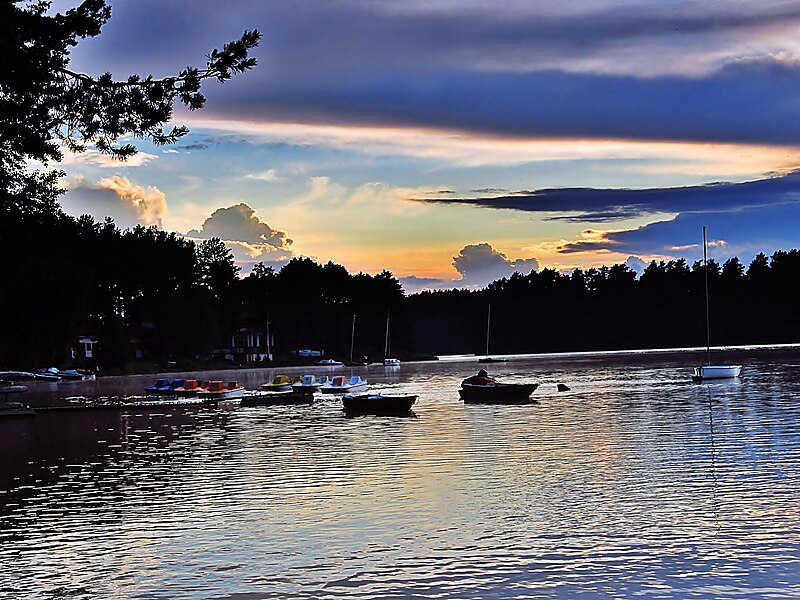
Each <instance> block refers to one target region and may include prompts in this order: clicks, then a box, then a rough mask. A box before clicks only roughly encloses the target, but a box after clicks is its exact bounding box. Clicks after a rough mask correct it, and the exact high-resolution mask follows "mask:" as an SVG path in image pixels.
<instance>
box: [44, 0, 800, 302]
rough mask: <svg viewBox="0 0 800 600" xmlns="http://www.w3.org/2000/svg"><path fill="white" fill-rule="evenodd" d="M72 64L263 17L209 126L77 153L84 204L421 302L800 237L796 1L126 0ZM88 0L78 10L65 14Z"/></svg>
mask: <svg viewBox="0 0 800 600" xmlns="http://www.w3.org/2000/svg"><path fill="white" fill-rule="evenodd" d="M109 3H110V5H111V7H112V17H111V20H110V21H109V22H108V23H107V24H106V26H105V27H104V29H103V32H102V33H101V35H100V36H99V37H97V38H93V39H89V40H84V41H82V42H81V43H80V44H79V45H78V46H77V47H76V48H75V49H74V50H73V52H72V63H71V67H72V68H73V69H76V70H81V71H83V72H86V73H90V74H95V75H96V74H100V73H103V72H106V71H110V72H112V73H113V74H114V75H115V76H116V77H118V78H123V77H126V76H127V75H129V74H131V73H139V74H142V75H144V74H150V73H152V74H153V75H155V76H165V75H170V74H174V73H177V72H178V71H179V70H181V69H182V68H184V67H185V66H186V65H202V64H203V63H204V60H205V56H206V55H207V54H208V53H209V52H210V51H211V49H213V48H215V47H221V46H222V45H223V44H224V43H225V42H226V41H230V40H234V39H237V38H238V37H239V36H240V35H241V33H242V31H243V30H245V29H258V30H259V31H261V32H262V34H263V39H262V41H261V44H260V45H259V47H258V48H257V49H256V51H255V56H256V58H257V59H258V66H257V67H256V68H255V69H254V70H252V71H250V72H247V73H245V74H243V75H239V76H236V77H235V78H234V80H232V81H230V82H227V83H225V84H224V85H219V84H217V83H215V82H208V83H207V84H205V86H204V89H203V91H204V93H205V94H206V96H207V98H208V100H207V103H206V106H205V107H204V108H203V109H202V110H200V111H194V112H189V111H187V110H185V109H182V108H179V109H178V110H176V113H175V123H176V124H185V125H187V126H189V128H190V130H191V133H190V134H189V135H188V136H186V137H184V138H183V139H182V140H181V141H180V142H179V143H178V144H176V145H174V146H170V147H162V148H154V147H152V146H150V145H148V144H146V143H138V147H139V149H140V153H139V154H138V155H136V156H135V157H134V158H133V159H131V160H129V161H128V162H127V163H124V164H123V163H119V162H117V161H112V160H110V159H109V158H108V157H106V156H102V155H100V154H98V153H97V152H96V151H92V150H89V151H88V152H86V153H83V154H81V155H77V156H73V155H70V156H67V157H66V159H65V161H64V165H63V167H64V169H65V171H66V172H67V177H66V179H65V182H64V185H65V187H66V188H67V189H68V191H67V193H66V194H65V195H64V196H63V200H62V204H63V206H64V208H65V210H67V212H70V213H71V214H76V215H77V214H83V213H89V214H92V215H94V216H96V217H98V218H102V217H105V216H112V217H113V218H114V219H115V220H116V221H117V223H118V224H119V225H120V226H121V227H131V226H134V225H136V224H138V223H142V224H145V225H156V226H159V227H163V228H165V229H168V230H171V231H177V232H179V233H181V234H184V235H187V236H188V237H190V238H192V239H198V240H199V239H204V238H209V237H213V236H216V237H220V238H222V239H224V240H225V241H226V242H227V243H228V246H229V247H230V248H231V250H232V251H233V253H234V256H235V258H236V260H237V263H238V264H239V265H240V266H241V267H242V272H243V273H247V272H248V271H249V269H250V268H252V265H253V264H255V263H257V262H264V263H265V264H270V265H273V266H275V267H276V268H280V266H282V265H283V264H285V263H286V262H287V261H288V260H290V259H291V257H293V256H307V257H311V258H313V259H315V260H318V261H320V262H327V261H329V260H331V261H334V262H337V263H340V264H343V265H344V266H345V267H347V268H348V270H350V271H351V272H358V271H364V272H368V273H376V272H380V271H381V270H383V269H388V270H390V271H391V272H392V273H394V274H395V275H396V276H397V277H398V278H400V279H401V281H402V282H403V284H404V287H405V288H406V290H407V291H408V292H414V291H418V290H420V289H429V288H447V287H477V286H482V285H485V284H486V283H488V282H489V281H491V280H493V279H496V278H499V277H503V276H509V275H510V274H511V273H513V272H514V271H520V272H523V273H528V272H530V270H532V269H541V268H545V267H548V268H555V269H559V270H564V271H566V270H569V269H573V268H575V267H580V268H588V267H592V266H600V265H603V264H606V265H610V264H614V263H623V262H627V264H628V265H630V266H631V267H632V268H636V269H641V267H642V265H644V264H646V263H647V262H649V261H651V260H670V259H672V258H678V257H684V258H687V259H688V260H689V261H690V262H691V261H693V260H697V259H698V258H700V257H701V256H702V232H701V229H702V226H704V225H705V226H707V227H708V231H709V238H710V241H711V243H710V255H711V257H713V258H716V259H717V260H721V261H724V260H725V259H727V258H729V257H731V256H734V255H736V256H739V257H740V259H742V261H743V262H745V263H747V262H749V261H750V260H751V259H752V257H753V256H754V255H755V254H756V253H757V252H761V251H763V252H765V253H767V254H770V253H772V252H774V251H775V250H778V249H787V250H788V249H790V248H794V247H798V245H800V244H798V234H800V203H799V202H798V201H799V200H800V173H798V172H796V170H797V169H798V168H800V86H799V85H798V84H799V83H800V27H798V25H800V4H798V3H797V2H796V1H794V0H793V1H768V0H765V1H762V2H744V1H741V0H717V1H714V2H708V1H694V0H673V1H670V2H653V1H652V0H644V1H643V0H613V1H612V0H563V1H561V2H557V3H556V2H544V1H536V0H524V1H523V0H502V1H501V0H498V1H496V2H489V1H485V0H473V1H459V2H456V1H455V0H424V1H423V0H405V1H404V2H391V1H385V2H381V1H368V0H360V1H355V0H327V1H323V0H317V1H306V0H294V1H292V2H284V1H269V0H237V1H236V2H230V1H229V0H226V1H223V0H219V1H204V2H195V1H190V0H171V1H170V2H163V1H156V0H137V1H136V2H125V1H122V0H111V1H110V2H109ZM69 6H71V3H70V2H67V1H61V0H59V1H58V2H56V3H55V4H54V10H63V8H65V7H69Z"/></svg>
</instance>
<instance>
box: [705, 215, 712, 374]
mask: <svg viewBox="0 0 800 600" xmlns="http://www.w3.org/2000/svg"><path fill="white" fill-rule="evenodd" d="M706 246H707V244H706V226H705V225H703V274H704V275H705V282H706V360H707V361H708V364H709V366H710V365H711V322H710V320H709V314H710V313H709V310H708V252H707V250H706Z"/></svg>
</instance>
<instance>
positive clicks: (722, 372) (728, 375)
mask: <svg viewBox="0 0 800 600" xmlns="http://www.w3.org/2000/svg"><path fill="white" fill-rule="evenodd" d="M741 372H742V366H741V365H702V366H699V367H695V368H694V374H693V375H692V381H704V380H706V379H732V378H734V377H739V374H740V373H741Z"/></svg>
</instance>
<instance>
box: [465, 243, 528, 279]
mask: <svg viewBox="0 0 800 600" xmlns="http://www.w3.org/2000/svg"><path fill="white" fill-rule="evenodd" d="M453 266H454V267H455V269H456V271H458V272H459V274H460V275H461V280H460V283H461V284H462V285H469V286H476V287H482V286H485V285H487V284H489V283H491V282H492V281H494V280H496V279H500V278H502V277H509V276H510V275H511V274H512V273H514V272H515V271H516V272H519V273H523V274H525V275H527V274H528V273H530V272H531V271H538V270H539V261H538V260H537V259H535V258H518V259H510V258H509V257H508V256H507V255H505V254H504V253H502V252H499V251H497V250H495V249H494V248H492V246H491V245H490V244H487V243H482V244H470V245H467V246H464V247H463V248H462V249H461V251H460V252H459V253H458V255H457V256H455V257H453Z"/></svg>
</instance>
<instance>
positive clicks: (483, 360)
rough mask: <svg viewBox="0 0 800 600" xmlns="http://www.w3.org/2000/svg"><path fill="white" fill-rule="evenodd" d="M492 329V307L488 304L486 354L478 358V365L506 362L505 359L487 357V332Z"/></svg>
mask: <svg viewBox="0 0 800 600" xmlns="http://www.w3.org/2000/svg"><path fill="white" fill-rule="evenodd" d="M491 328H492V305H491V304H489V310H488V312H487V314H486V354H485V355H484V357H483V358H479V359H478V362H479V363H496V362H506V359H505V358H492V357H491V356H489V332H490V331H491Z"/></svg>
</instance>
